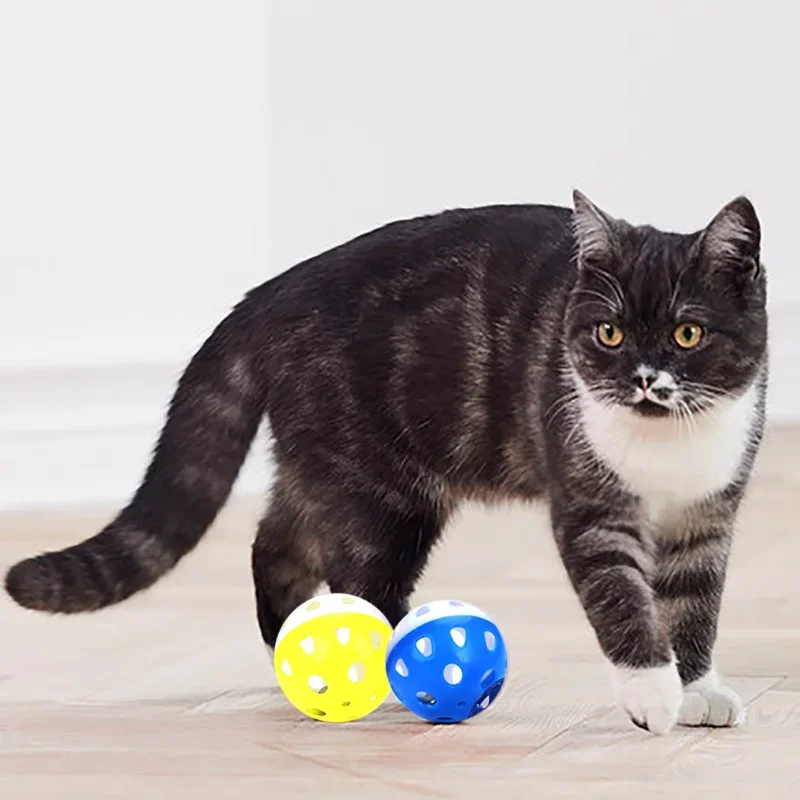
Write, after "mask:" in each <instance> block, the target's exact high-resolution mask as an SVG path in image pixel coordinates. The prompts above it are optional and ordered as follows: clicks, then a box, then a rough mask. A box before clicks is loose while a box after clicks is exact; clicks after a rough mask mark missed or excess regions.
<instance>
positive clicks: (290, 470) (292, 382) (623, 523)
mask: <svg viewBox="0 0 800 800" xmlns="http://www.w3.org/2000/svg"><path fill="white" fill-rule="evenodd" d="M759 250H760V226H759V222H758V219H757V216H756V213H755V211H754V209H753V207H752V205H751V204H750V202H749V201H748V200H746V199H745V198H737V199H735V200H734V201H733V202H731V203H730V204H729V205H727V206H726V207H725V208H723V209H722V210H721V211H720V212H719V213H718V214H717V215H716V216H715V217H714V219H713V220H712V221H711V222H710V224H709V225H708V226H707V227H706V228H705V229H703V230H701V231H698V232H695V233H689V234H678V233H666V232H662V231H659V230H656V229H654V228H652V227H649V226H634V225H631V224H629V223H627V222H625V221H623V220H621V219H615V218H612V217H610V216H609V215H608V214H606V213H604V212H603V211H601V210H599V209H598V208H597V207H596V206H594V205H593V204H592V203H591V202H590V201H589V200H587V199H586V198H585V197H584V196H583V195H581V194H580V193H577V192H576V193H575V195H574V209H567V208H559V207H552V206H491V207H485V208H476V209H459V210H453V211H447V212H443V213H441V214H436V215H432V216H427V217H420V218H417V219H411V220H403V221H398V222H394V223H391V224H389V225H386V226H384V227H382V228H380V229H378V230H375V231H372V232H370V233H367V234H365V235H363V236H360V237H358V238H356V239H354V240H352V241H350V242H347V243H345V244H343V245H341V246H339V247H336V248H334V249H332V250H330V251H329V252H326V253H323V254H321V255H319V256H316V257H314V258H311V259H309V260H308V261H305V262H303V263H301V264H298V265H296V266H295V267H293V268H292V269H290V270H288V271H286V272H285V273H283V274H282V275H279V276H278V277H276V278H274V279H273V280H270V281H268V282H266V283H265V284H263V285H262V286H259V287H257V288H255V289H253V290H252V291H250V292H249V293H248V294H247V295H246V296H245V297H244V298H243V299H242V301H241V302H240V303H239V304H238V305H237V306H236V307H235V308H234V309H233V311H232V312H231V313H230V314H229V315H228V316H227V317H226V318H225V319H224V320H223V321H222V322H221V323H220V324H219V325H218V326H217V328H216V329H215V330H214V331H213V333H212V334H211V335H210V336H209V338H208V339H207V341H206V342H205V343H204V344H203V346H202V347H201V348H200V350H199V351H198V352H197V353H196V355H195V356H194V357H193V358H192V360H191V362H190V363H189V365H188V367H187V369H186V371H185V372H184V374H183V375H182V377H181V379H180V381H179V382H178V386H177V390H176V392H175V395H174V397H173V399H172V402H171V405H170V408H169V411H168V414H167V418H166V422H165V424H164V427H163V430H162V431H161V434H160V437H159V440H158V443H157V446H156V448H155V451H154V454H153V457H152V460H151V463H150V464H149V466H148V468H147V470H146V473H145V475H144V478H143V480H142V482H141V485H140V486H139V487H138V489H137V490H136V492H135V493H134V495H133V497H132V499H131V501H130V502H129V504H128V505H127V506H126V507H125V508H124V509H123V510H122V511H120V512H119V514H118V515H117V516H116V517H115V518H114V519H112V520H111V521H110V523H109V524H108V525H107V526H106V527H105V528H104V529H103V530H102V531H101V532H100V533H98V534H97V535H95V536H94V537H92V538H90V539H88V540H87V541H85V542H83V543H81V544H77V545H75V546H73V547H70V548H67V549H66V550H63V551H61V552H56V553H45V554H43V555H39V556H37V557H34V558H31V559H28V560H26V561H23V562H21V563H19V564H17V565H16V566H14V567H12V569H11V570H10V571H9V573H8V575H7V577H6V588H7V590H8V592H9V593H10V594H11V595H12V597H14V598H15V599H16V601H17V602H19V603H20V604H22V605H24V606H27V607H29V608H34V609H39V610H43V611H48V612H61V613H75V612H81V611H89V610H93V609H98V608H101V607H103V606H106V605H109V604H111V603H116V602H119V601H121V600H123V599H125V598H127V597H129V596H130V595H131V594H133V593H134V592H137V591H140V590H142V589H144V588H145V587H148V586H150V585H151V584H153V583H154V582H155V581H156V580H157V579H158V578H159V577H160V576H162V575H163V574H164V573H166V572H167V571H168V570H169V569H171V568H172V567H173V566H175V564H176V563H177V562H178V560H179V559H180V558H181V557H182V556H184V555H185V554H186V553H188V552H189V551H190V550H191V549H192V548H193V547H194V546H195V545H196V544H197V542H198V541H199V540H200V538H201V536H202V535H203V533H204V532H205V531H206V529H207V528H208V526H209V525H210V524H211V522H212V521H213V520H214V518H215V516H216V514H217V512H218V511H219V509H220V508H221V506H222V505H223V504H224V503H225V501H226V499H227V498H228V495H229V492H230V490H231V487H232V485H233V482H234V480H235V478H236V475H237V473H238V470H239V468H240V466H241V464H242V462H243V460H244V458H245V456H246V455H247V452H248V449H249V448H250V445H251V442H252V440H253V438H254V436H255V433H256V430H257V428H258V425H259V423H260V421H261V419H262V417H264V416H266V417H267V418H268V420H269V423H270V425H271V430H272V434H273V438H274V442H273V455H274V458H275V461H276V464H277V471H276V478H275V482H274V485H273V486H272V489H271V493H270V497H269V503H268V506H267V510H266V513H265V515H264V518H263V520H262V521H261V523H260V526H259V530H258V534H257V536H256V539H255V542H254V544H253V549H252V570H253V577H254V582H255V596H256V605H257V612H258V621H259V624H260V628H261V632H262V635H263V638H264V641H265V642H266V643H267V645H268V646H272V645H274V642H275V637H276V634H277V632H278V629H279V628H280V625H281V624H282V622H283V620H284V619H285V618H286V616H287V615H288V613H289V612H290V611H291V610H292V609H293V608H294V607H295V606H296V605H297V604H299V603H301V602H302V601H304V600H305V599H307V598H308V597H310V596H311V595H312V594H313V593H314V592H315V591H316V590H317V588H318V586H319V585H320V584H321V583H326V584H327V585H328V587H329V588H330V589H331V590H332V591H335V592H350V593H353V594H357V595H360V596H362V597H364V598H365V599H367V600H369V601H371V602H373V603H374V604H375V605H377V606H378V607H379V608H381V609H382V611H383V612H384V613H385V614H386V615H387V617H388V618H389V620H390V622H391V623H392V624H396V623H397V622H398V621H399V620H400V618H401V617H402V616H403V614H404V613H405V612H406V611H407V609H408V606H409V596H410V595H411V593H412V591H413V589H414V586H415V583H416V581H417V579H418V578H419V576H420V574H421V573H422V571H423V569H424V568H425V564H426V562H427V559H428V556H429V553H430V552H431V549H432V547H433V545H434V543H435V542H436V541H437V539H438V538H439V536H440V534H441V532H442V529H443V527H444V526H445V524H446V523H447V521H448V518H449V517H450V516H451V514H452V512H453V510H454V509H455V508H456V506H457V505H458V504H459V503H460V502H461V501H462V500H463V499H465V498H469V497H475V498H481V499H489V500H491V499H492V498H497V497H506V498H507V497H513V498H521V499H524V500H532V499H535V498H545V499H546V500H547V501H548V502H549V505H550V509H551V515H552V522H553V529H554V533H555V537H556V541H557V543H558V547H559V550H560V553H561V557H562V559H563V562H564V565H565V567H566V570H567V572H568V574H569V578H570V580H571V582H572V584H573V586H574V588H575V591H576V592H577V595H578V597H579V598H580V601H581V603H582V604H583V607H584V609H585V611H586V614H587V617H588V619H589V622H590V623H591V625H592V627H593V629H594V631H595V633H596V636H597V639H598V642H599V645H600V648H601V650H602V652H603V653H604V655H605V657H606V659H607V660H608V662H609V663H610V665H611V667H612V673H613V676H614V679H615V683H616V687H617V691H618V696H619V700H620V702H621V705H622V707H623V708H624V709H625V710H626V711H627V713H628V715H629V716H630V718H631V719H632V720H633V722H634V723H635V724H637V725H639V726H641V727H643V728H646V729H648V730H650V731H652V732H653V733H659V734H662V733H665V732H667V731H669V730H670V729H671V728H672V727H673V725H675V724H676V723H677V722H681V723H684V724H688V725H722V726H724V725H735V724H738V723H739V722H741V720H742V719H743V717H744V710H743V707H742V703H741V701H740V700H739V698H738V697H737V696H736V694H734V692H733V691H732V690H731V689H729V688H728V687H726V686H725V685H723V684H722V683H721V681H720V679H719V678H718V677H717V673H716V671H715V669H714V662H713V649H714V642H715V639H716V634H717V617H718V613H719V609H720V602H721V597H722V592H723V584H724V579H725V572H726V562H727V557H728V551H729V548H730V543H731V537H732V534H733V528H734V522H735V518H736V514H737V509H738V508H739V504H740V502H741V499H742V495H743V493H744V491H745V487H746V485H747V483H748V479H749V475H750V471H751V466H752V464H753V460H754V457H755V454H756V450H757V448H758V445H759V442H760V439H761V436H762V429H763V424H764V402H765V392H766V385H767V313H766V280H765V275H764V271H763V269H762V267H761V263H760V257H759Z"/></svg>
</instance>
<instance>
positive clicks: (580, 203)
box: [572, 189, 616, 264]
mask: <svg viewBox="0 0 800 800" xmlns="http://www.w3.org/2000/svg"><path fill="white" fill-rule="evenodd" d="M572 205H573V215H572V217H573V226H574V230H575V239H576V241H577V244H578V263H580V264H591V263H595V264H608V263H609V262H612V261H613V260H614V255H615V252H616V237H615V235H614V221H613V219H612V218H611V217H610V216H608V214H606V213H605V211H602V210H601V209H599V208H598V207H597V206H596V205H595V204H594V203H593V202H592V201H591V200H589V198H588V197H586V195H585V194H583V193H582V192H579V191H578V190H577V189H575V190H573V192H572Z"/></svg>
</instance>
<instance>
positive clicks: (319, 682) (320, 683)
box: [308, 675, 328, 694]
mask: <svg viewBox="0 0 800 800" xmlns="http://www.w3.org/2000/svg"><path fill="white" fill-rule="evenodd" d="M308 685H309V687H310V688H311V690H312V691H314V692H316V693H317V694H325V692H327V691H328V684H327V683H325V678H323V677H321V676H320V675H311V676H310V677H309V679H308Z"/></svg>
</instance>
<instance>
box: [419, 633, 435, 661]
mask: <svg viewBox="0 0 800 800" xmlns="http://www.w3.org/2000/svg"><path fill="white" fill-rule="evenodd" d="M415 647H416V648H417V650H419V652H420V654H421V655H422V656H423V657H424V658H428V656H430V655H431V653H433V642H432V641H431V639H430V637H429V636H423V637H421V638H420V639H417V643H416V645H415Z"/></svg>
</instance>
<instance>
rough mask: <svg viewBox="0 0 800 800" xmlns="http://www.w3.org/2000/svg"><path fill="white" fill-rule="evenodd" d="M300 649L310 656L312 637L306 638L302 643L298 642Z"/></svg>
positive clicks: (312, 643)
mask: <svg viewBox="0 0 800 800" xmlns="http://www.w3.org/2000/svg"><path fill="white" fill-rule="evenodd" d="M300 649H301V650H302V651H303V652H304V653H305V654H306V655H307V656H310V655H311V654H312V653H313V652H314V637H313V636H306V638H305V639H303V641H302V642H300Z"/></svg>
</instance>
